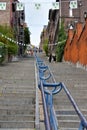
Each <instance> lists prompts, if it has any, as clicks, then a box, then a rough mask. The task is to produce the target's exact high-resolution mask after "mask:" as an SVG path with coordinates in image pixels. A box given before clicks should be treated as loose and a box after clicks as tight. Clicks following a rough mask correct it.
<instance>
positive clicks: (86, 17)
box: [84, 12, 87, 20]
mask: <svg viewBox="0 0 87 130" xmlns="http://www.w3.org/2000/svg"><path fill="white" fill-rule="evenodd" d="M84 19H85V20H86V19H87V12H84Z"/></svg>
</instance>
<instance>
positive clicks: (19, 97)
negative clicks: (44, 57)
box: [0, 58, 36, 130]
mask: <svg viewBox="0 0 87 130" xmlns="http://www.w3.org/2000/svg"><path fill="white" fill-rule="evenodd" d="M35 100H36V90H35V70H34V59H33V58H31V59H21V60H20V62H13V63H10V64H9V63H8V64H7V65H6V66H2V67H0V129H9V130H10V129H16V130H17V129H23V130H31V129H32V130H34V128H35Z"/></svg>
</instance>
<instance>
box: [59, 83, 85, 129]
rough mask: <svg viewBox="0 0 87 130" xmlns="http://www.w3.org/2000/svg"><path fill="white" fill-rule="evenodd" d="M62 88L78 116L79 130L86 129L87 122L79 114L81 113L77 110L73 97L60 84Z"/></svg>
mask: <svg viewBox="0 0 87 130" xmlns="http://www.w3.org/2000/svg"><path fill="white" fill-rule="evenodd" d="M61 86H62V88H63V89H64V91H65V93H66V94H67V96H68V98H69V100H70V101H71V103H72V105H73V107H74V109H75V111H76V113H77V114H78V116H79V118H80V120H81V122H80V126H79V130H84V129H85V128H86V129H87V120H86V118H85V117H84V116H83V114H82V113H81V111H80V110H79V108H78V106H77V104H76V102H75V101H74V99H73V97H72V96H71V94H70V93H69V90H68V89H67V88H66V86H65V85H64V83H61Z"/></svg>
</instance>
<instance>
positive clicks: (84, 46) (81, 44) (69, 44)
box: [64, 20, 87, 65]
mask: <svg viewBox="0 0 87 130" xmlns="http://www.w3.org/2000/svg"><path fill="white" fill-rule="evenodd" d="M72 31H73V30H69V33H68V38H67V41H66V46H65V50H64V60H65V61H70V62H72V63H74V64H76V63H77V62H79V63H80V64H82V65H87V20H86V22H85V26H84V28H82V24H81V23H78V24H77V27H76V31H75V33H74V34H73V33H72Z"/></svg>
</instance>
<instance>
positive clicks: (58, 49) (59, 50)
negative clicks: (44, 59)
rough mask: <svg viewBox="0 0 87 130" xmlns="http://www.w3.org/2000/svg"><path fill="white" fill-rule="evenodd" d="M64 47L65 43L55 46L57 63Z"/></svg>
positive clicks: (61, 56) (60, 59) (60, 58)
mask: <svg viewBox="0 0 87 130" xmlns="http://www.w3.org/2000/svg"><path fill="white" fill-rule="evenodd" d="M64 47H65V42H62V43H59V44H58V45H57V50H56V54H57V55H56V59H57V62H61V61H62V58H63V54H64Z"/></svg>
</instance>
